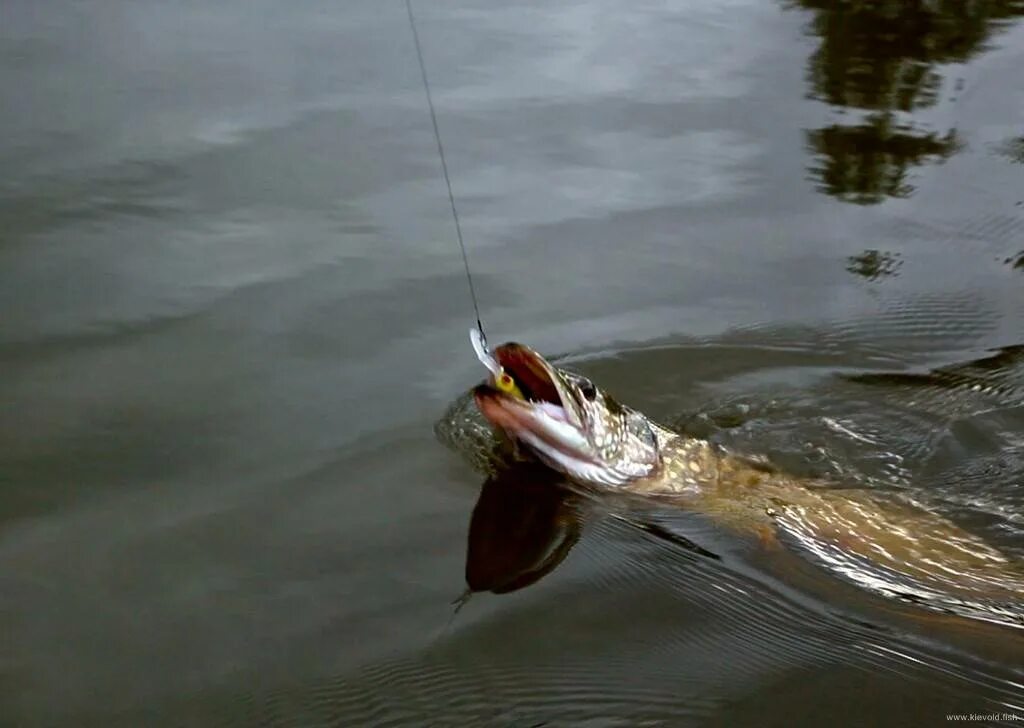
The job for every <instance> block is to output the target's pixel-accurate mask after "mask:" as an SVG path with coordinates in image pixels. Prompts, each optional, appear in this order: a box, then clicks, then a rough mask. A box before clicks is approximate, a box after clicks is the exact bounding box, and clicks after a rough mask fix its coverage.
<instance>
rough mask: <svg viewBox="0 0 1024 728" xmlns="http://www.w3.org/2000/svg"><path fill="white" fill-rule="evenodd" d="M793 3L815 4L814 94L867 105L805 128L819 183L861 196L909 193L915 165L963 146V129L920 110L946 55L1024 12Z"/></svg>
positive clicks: (949, 5) (887, 1)
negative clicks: (936, 125) (929, 120)
mask: <svg viewBox="0 0 1024 728" xmlns="http://www.w3.org/2000/svg"><path fill="white" fill-rule="evenodd" d="M788 6H789V7H793V8H800V9H803V10H807V11H810V12H811V13H813V18H812V20H811V22H810V23H809V25H808V32H809V33H810V34H812V35H814V36H817V37H818V38H820V39H821V43H820V45H819V46H818V49H817V50H816V51H815V52H814V54H813V55H812V56H811V57H810V59H808V63H807V83H808V86H809V92H808V95H809V96H810V97H811V98H814V99H817V100H819V101H822V102H824V103H827V104H830V105H832V106H835V107H844V108H852V109H859V110H863V111H866V112H868V113H867V115H866V117H865V118H862V119H860V120H858V122H856V123H851V124H840V123H836V124H832V125H830V126H826V127H823V128H820V129H813V130H808V131H807V132H806V141H807V147H808V150H809V151H810V152H811V153H812V154H813V155H815V161H814V163H813V164H812V165H811V166H810V168H809V171H810V173H811V177H812V178H813V179H814V180H815V181H816V182H817V185H818V189H819V190H821V191H822V192H825V193H826V194H829V195H832V196H834V197H837V198H839V199H841V200H845V201H847V202H853V203H858V204H874V203H878V202H881V201H883V200H885V199H886V198H888V197H906V196H908V195H910V194H911V193H912V192H913V190H914V187H913V185H912V184H910V182H909V181H908V177H909V172H910V171H911V170H912V169H913V168H914V167H917V166H920V165H922V164H924V163H926V162H939V161H942V160H944V159H947V158H949V157H950V156H952V155H953V154H955V153H956V152H957V150H958V149H959V148H960V147H961V144H960V142H959V140H958V138H957V133H956V130H955V129H949V130H948V131H946V132H944V133H943V132H935V131H929V130H927V129H923V128H922V127H921V126H920V124H919V123H918V122H915V121H914V120H913V118H912V116H913V113H914V112H915V111H918V110H920V109H924V108H928V107H930V106H933V105H935V103H936V102H937V101H938V99H939V95H940V93H941V91H942V88H943V83H944V79H943V76H942V70H943V69H942V66H943V65H944V64H950V63H962V62H965V61H967V60H969V59H970V58H972V57H974V56H976V55H977V54H979V53H982V52H983V51H985V50H987V49H988V48H989V47H990V41H991V39H992V37H993V36H994V35H995V34H996V33H998V32H999V31H1000V30H1002V29H1003V28H1005V27H1007V25H1008V24H1009V23H1010V22H1012V20H1013V19H1014V18H1017V17H1020V16H1022V15H1024V0H991V1H989V2H981V1H978V0H935V1H932V2H928V1H926V0H845V1H844V2H829V1H828V0H792V1H791V2H789V3H788ZM957 90H959V89H953V91H954V92H955V91H957Z"/></svg>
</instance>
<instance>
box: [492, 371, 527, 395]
mask: <svg viewBox="0 0 1024 728" xmlns="http://www.w3.org/2000/svg"><path fill="white" fill-rule="evenodd" d="M494 384H495V386H496V387H497V388H498V389H499V390H501V391H502V392H504V393H505V394H508V395H511V396H513V397H515V398H516V399H524V397H523V393H522V392H521V391H519V387H518V386H516V380H514V379H513V378H512V377H511V376H510V375H508V374H506V373H505V372H502V373H501V374H499V375H498V376H497V377H495V378H494Z"/></svg>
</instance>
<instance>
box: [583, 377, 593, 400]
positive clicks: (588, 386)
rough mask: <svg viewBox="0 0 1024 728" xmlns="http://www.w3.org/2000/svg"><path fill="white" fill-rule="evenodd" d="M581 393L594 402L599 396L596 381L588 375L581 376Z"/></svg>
mask: <svg viewBox="0 0 1024 728" xmlns="http://www.w3.org/2000/svg"><path fill="white" fill-rule="evenodd" d="M579 387H580V394H582V395H583V396H584V397H585V398H586V400H587V401H588V402H593V401H594V398H595V397H596V396H597V387H595V386H594V383H593V382H592V381H590V380H589V379H587V378H586V377H580V381H579Z"/></svg>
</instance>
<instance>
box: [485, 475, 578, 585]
mask: <svg viewBox="0 0 1024 728" xmlns="http://www.w3.org/2000/svg"><path fill="white" fill-rule="evenodd" d="M582 508H583V503H582V499H581V497H580V496H577V495H575V494H573V493H572V492H571V491H569V490H568V489H567V488H566V487H565V480H564V478H563V477H562V476H561V475H560V474H558V473H556V472H554V471H553V470H550V469H549V468H545V467H544V466H542V465H539V464H536V463H526V462H523V463H515V464H514V465H512V466H511V467H509V468H508V469H506V470H503V471H501V472H499V473H498V474H497V475H495V476H493V477H491V478H488V479H487V481H486V482H485V483H484V486H483V489H482V490H481V491H480V497H479V499H478V500H477V502H476V506H475V507H474V508H473V516H472V518H471V520H470V522H469V539H468V541H469V542H468V546H467V549H466V583H467V584H468V586H469V589H470V591H473V592H480V591H489V592H493V593H495V594H505V593H508V592H512V591H516V590H517V589H522V588H523V587H526V586H529V585H531V584H534V583H536V582H538V581H540V580H541V579H543V578H544V577H545V576H546V575H547V574H549V573H551V572H552V571H553V570H554V569H555V568H556V567H557V566H558V565H559V564H561V563H562V561H563V560H564V559H565V557H566V556H568V554H569V551H570V550H571V549H572V547H573V546H574V545H575V544H576V541H577V540H578V539H579V536H580V531H581V523H582V519H581V515H582Z"/></svg>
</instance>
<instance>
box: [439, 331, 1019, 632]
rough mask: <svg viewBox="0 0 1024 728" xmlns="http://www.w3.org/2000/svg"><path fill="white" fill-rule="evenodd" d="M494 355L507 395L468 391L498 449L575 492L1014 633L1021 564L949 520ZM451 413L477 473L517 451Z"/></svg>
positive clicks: (523, 356)
mask: <svg viewBox="0 0 1024 728" xmlns="http://www.w3.org/2000/svg"><path fill="white" fill-rule="evenodd" d="M493 360H494V362H495V363H496V364H497V365H498V367H500V370H501V372H502V373H507V374H508V375H510V376H511V377H513V379H514V380H515V383H516V386H517V391H516V393H515V394H510V393H509V392H508V391H507V390H503V389H502V388H499V387H498V386H496V382H495V380H494V376H493V375H492V377H491V378H490V379H489V380H488V381H487V382H485V383H483V384H481V385H479V386H478V387H476V388H475V389H474V390H473V400H474V401H475V404H476V407H477V408H478V409H479V412H480V413H482V414H483V417H484V418H485V420H486V422H487V423H488V424H489V425H490V426H491V427H493V428H495V429H497V430H498V431H499V432H500V433H503V435H504V436H505V438H504V439H506V440H507V441H508V442H511V443H515V446H516V447H517V448H522V449H525V451H527V452H528V453H530V454H532V455H534V456H536V457H537V458H538V459H539V460H541V461H542V462H543V463H545V464H547V465H548V466H549V467H551V468H552V469H554V470H556V471H558V472H560V473H562V474H563V475H565V476H567V477H568V478H569V479H570V480H571V481H573V482H575V483H576V484H578V485H581V486H584V487H587V488H591V489H595V490H598V491H601V490H603V491H609V490H611V491H615V492H620V493H632V494H637V495H641V496H645V497H650V498H657V499H660V500H662V501H664V502H666V503H671V504H673V505H677V506H679V507H682V508H686V509H688V510H692V511H695V512H699V513H703V514H705V515H707V516H708V517H710V518H711V519H713V520H714V521H715V522H717V523H719V524H720V525H721V526H723V527H725V528H728V529H730V530H733V531H736V532H739V533H744V534H750V535H754V536H756V537H757V538H759V539H760V540H761V541H762V542H763V543H766V544H771V545H776V544H778V543H780V542H786V543H794V542H795V543H796V544H798V545H799V547H800V548H801V549H802V550H803V551H805V552H806V553H809V554H811V555H812V556H813V557H814V558H815V559H816V560H818V561H819V562H821V563H823V564H824V565H826V566H827V567H828V568H830V569H831V570H832V571H834V572H836V573H838V574H840V575H842V576H844V577H846V578H848V579H850V580H852V581H854V582H856V583H858V584H860V585H861V586H864V587H866V588H869V589H872V590H874V591H876V592H880V593H883V594H885V595H887V596H891V597H896V598H901V599H904V600H906V601H912V602H915V603H918V604H922V605H924V606H926V607H931V608H933V609H937V610H939V611H945V612H953V613H957V614H961V615H965V616H970V617H975V618H979V619H985V620H989V621H995V622H999V623H1003V624H1009V625H1011V626H1016V627H1021V628H1024V570H1022V568H1021V564H1019V563H1016V562H1015V561H1014V560H1013V559H1012V558H1011V557H1009V556H1007V555H1006V554H1003V553H1001V552H1000V551H999V550H997V549H995V548H993V547H992V546H990V545H988V544H986V543H985V542H984V541H982V540H981V539H980V538H978V537H976V536H974V535H972V534H970V533H969V532H967V531H965V530H964V529H962V528H960V527H958V526H957V525H956V524H954V523H952V522H951V521H949V520H948V519H946V518H943V517H942V516H940V515H938V514H936V513H934V512H932V511H929V510H928V509H926V508H924V507H922V506H920V505H918V504H916V503H913V502H909V501H906V502H904V501H900V500H897V499H895V498H893V497H890V496H886V495H883V494H880V493H877V492H873V491H871V490H868V489H851V488H845V487H844V488H842V489H837V488H835V487H833V486H834V485H835V484H832V483H828V482H824V481H819V480H812V479H807V478H800V477H797V476H793V475H791V474H788V473H785V472H782V471H780V470H778V469H776V468H774V467H772V466H771V465H770V464H768V463H767V462H766V461H764V460H762V459H758V458H751V457H746V456H743V455H740V454H737V453H732V452H729V451H727V450H725V449H724V448H721V447H719V446H717V445H715V444H713V443H711V442H709V441H707V440H703V439H699V438H693V437H688V436H685V435H681V434H679V433H676V432H674V431H672V430H670V429H668V428H666V427H663V426H661V425H659V424H657V423H655V422H653V421H651V420H650V419H648V418H647V417H646V416H645V415H643V414H642V413H640V412H638V411H636V410H634V409H632V408H629V407H626V406H624V405H622V404H620V403H618V402H617V401H616V400H615V399H614V398H612V397H611V396H610V395H609V394H607V393H606V392H604V391H602V390H601V389H599V388H598V387H597V386H595V385H594V383H593V382H591V381H590V380H589V379H587V378H585V377H582V376H580V375H578V374H575V373H572V372H568V371H565V370H562V369H559V368H557V367H555V366H554V365H552V364H551V363H549V362H548V361H547V360H546V359H544V358H543V357H542V356H541V355H540V354H538V353H537V352H535V351H533V350H532V349H530V348H529V347H526V346H523V345H521V344H515V343H509V344H504V345H502V346H499V347H497V348H496V349H495V350H494V352H493ZM458 417H461V418H462V428H461V430H460V427H459V425H458V424H453V423H452V422H449V423H448V427H447V428H442V430H441V434H442V437H443V439H445V440H447V441H448V442H449V443H451V444H455V445H456V447H457V449H460V450H461V451H466V449H467V448H466V447H465V446H466V445H469V448H468V449H469V450H472V451H474V453H475V455H476V457H475V460H476V462H477V464H478V465H480V466H482V467H483V468H485V469H486V468H488V467H500V465H495V464H496V463H500V462H501V459H502V458H514V457H515V452H514V451H512V450H509V449H507V448H506V449H502V447H500V446H499V447H495V445H494V438H493V437H492V436H491V435H490V434H489V433H486V432H485V431H486V428H484V430H483V431H481V428H480V427H479V425H473V424H471V419H472V418H471V417H470V416H469V415H468V413H466V412H462V414H460V415H459V416H458ZM449 419H451V418H449ZM456 419H457V418H456ZM460 438H461V439H460ZM460 445H461V446H460Z"/></svg>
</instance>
